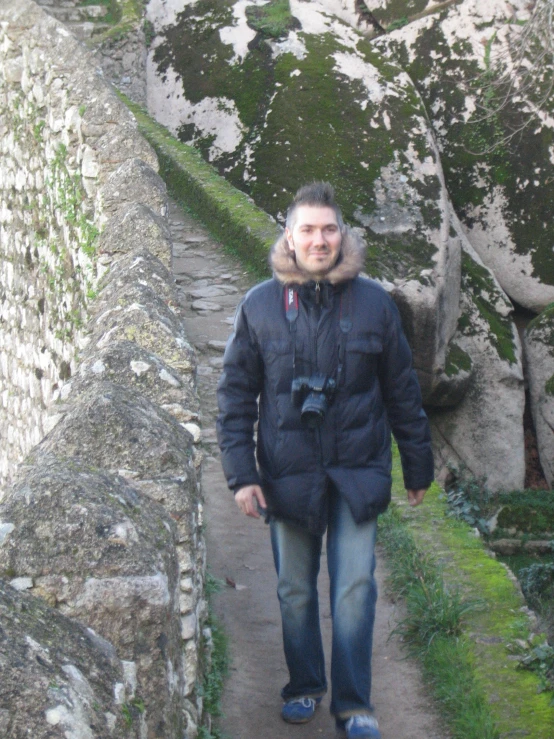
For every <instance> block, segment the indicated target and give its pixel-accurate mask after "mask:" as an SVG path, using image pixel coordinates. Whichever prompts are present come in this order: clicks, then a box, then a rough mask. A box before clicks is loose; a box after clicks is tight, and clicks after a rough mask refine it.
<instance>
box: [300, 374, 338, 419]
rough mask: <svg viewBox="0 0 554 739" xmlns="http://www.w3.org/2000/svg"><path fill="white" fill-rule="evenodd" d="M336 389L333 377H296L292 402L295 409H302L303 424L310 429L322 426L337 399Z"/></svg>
mask: <svg viewBox="0 0 554 739" xmlns="http://www.w3.org/2000/svg"><path fill="white" fill-rule="evenodd" d="M336 389H337V383H336V382H335V380H334V379H333V378H332V377H326V376H325V375H312V376H311V377H296V378H295V379H294V380H293V381H292V387H291V400H292V404H293V405H294V407H295V408H300V418H301V420H302V423H305V424H306V426H308V427H309V428H316V426H320V425H321V424H322V423H323V419H324V418H325V414H326V413H327V408H328V407H329V404H330V403H331V402H332V401H333V398H334V397H335V391H336Z"/></svg>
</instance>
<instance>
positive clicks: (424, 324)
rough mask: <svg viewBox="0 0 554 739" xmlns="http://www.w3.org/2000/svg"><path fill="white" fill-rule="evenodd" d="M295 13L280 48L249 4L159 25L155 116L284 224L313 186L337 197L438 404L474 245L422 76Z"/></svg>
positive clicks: (301, 7) (309, 6) (303, 7)
mask: <svg viewBox="0 0 554 739" xmlns="http://www.w3.org/2000/svg"><path fill="white" fill-rule="evenodd" d="M291 10H292V17H291V19H290V23H289V24H288V26H287V27H286V28H284V29H283V33H282V34H281V35H280V36H279V38H278V39H277V40H275V39H272V38H268V37H267V36H264V34H263V33H257V31H256V30H255V29H254V28H252V27H250V26H249V25H248V22H250V23H252V22H251V21H248V22H247V18H246V16H245V10H244V4H243V3H242V2H235V3H229V2H227V1H226V0H210V2H208V3H200V2H193V3H190V4H187V6H186V7H185V8H184V10H183V12H182V13H180V14H179V16H178V18H175V16H173V17H172V18H168V19H166V21H165V22H166V23H167V25H166V26H165V27H163V28H162V27H161V26H162V24H161V23H160V20H159V18H157V19H156V18H153V20H154V22H155V23H156V24H157V29H158V33H159V38H158V40H157V42H156V43H157V44H158V45H157V48H156V49H155V51H154V53H153V55H152V64H151V66H150V70H149V75H150V79H151V82H152V84H151V85H149V90H150V92H149V95H150V99H149V101H148V104H149V109H150V110H151V111H152V112H153V113H154V115H155V116H156V118H157V119H158V120H159V121H160V122H162V123H164V124H165V125H167V126H168V127H169V128H170V129H171V130H172V131H174V132H175V133H177V134H178V135H179V137H180V138H181V139H182V140H183V141H187V142H189V143H194V144H195V145H196V146H197V147H198V148H199V149H200V150H201V151H202V152H203V154H204V155H205V157H206V158H207V159H208V160H209V161H211V162H212V163H213V164H214V165H215V166H216V167H218V169H219V171H220V172H221V173H222V174H224V175H225V177H226V178H227V179H229V180H230V181H231V182H232V183H233V184H235V185H236V186H237V187H239V188H241V189H242V190H245V191H246V192H247V193H248V194H249V195H251V196H252V198H253V199H254V201H255V202H256V203H257V204H258V205H259V206H261V207H262V208H264V209H265V210H266V211H267V212H269V213H270V214H271V215H273V216H275V217H277V218H278V219H281V220H282V219H283V217H284V212H285V208H286V207H287V205H288V203H289V202H290V199H291V196H292V195H293V193H294V192H295V191H296V189H297V187H298V185H299V184H300V183H301V181H308V180H312V179H325V180H329V181H331V182H333V183H334V184H335V185H336V187H337V196H338V200H339V202H340V204H341V206H342V207H343V211H344V214H345V217H346V219H347V220H348V221H349V222H351V223H353V224H355V225H357V226H358V227H359V228H363V229H364V233H365V236H366V238H367V241H368V244H369V250H368V260H367V271H368V272H369V274H370V275H371V276H374V277H378V278H383V279H386V280H389V281H390V282H391V290H392V292H393V295H394V298H395V299H396V300H397V302H398V304H399V306H400V309H401V311H402V314H403V318H404V321H405V324H406V327H407V330H408V333H409V336H410V340H411V342H412V346H413V349H414V364H415V367H416V369H417V370H418V372H419V376H420V381H421V385H422V389H423V394H424V397H426V398H427V397H430V396H431V394H432V392H433V390H434V385H433V383H434V380H435V378H436V375H437V372H440V371H441V369H443V368H444V365H445V357H446V351H447V345H448V342H449V340H450V339H451V337H452V335H453V333H454V331H455V327H456V319H457V315H458V308H459V277H460V243H459V239H458V237H457V235H452V232H451V213H450V208H449V203H448V197H447V193H446V189H445V186H444V181H443V176H442V170H441V164H440V161H439V153H438V150H437V148H436V146H435V143H434V139H433V136H432V134H431V131H430V128H429V126H428V123H427V117H426V113H425V110H424V108H423V105H422V103H421V100H420V98H419V96H418V94H417V93H416V91H415V89H414V87H413V85H412V83H411V81H410V79H409V78H408V76H407V75H406V74H405V73H404V72H402V71H401V70H400V69H399V68H398V67H396V66H394V65H392V64H390V63H389V62H388V61H387V60H386V59H385V58H384V57H383V56H382V54H381V53H379V52H378V51H376V50H375V49H373V48H372V47H371V45H370V44H369V42H368V41H367V40H366V39H365V38H364V37H363V36H362V35H361V34H359V33H357V32H356V31H354V30H353V29H352V28H351V27H350V26H348V25H347V24H346V23H345V22H344V21H341V20H340V19H339V18H337V17H336V16H335V15H333V14H331V13H330V12H329V11H328V9H326V8H325V7H323V5H321V4H320V3H318V2H310V3H306V2H300V1H297V0H293V2H292V3H291ZM254 39H255V40H254ZM246 80H247V81H246ZM307 130H308V131H309V135H306V131H307ZM322 152H325V155H322ZM299 177H301V180H299ZM193 307H197V308H198V309H199V310H203V308H202V307H201V306H200V305H198V306H197V305H194V306H193ZM207 309H209V307H208V308H207ZM442 384H444V378H443V383H442Z"/></svg>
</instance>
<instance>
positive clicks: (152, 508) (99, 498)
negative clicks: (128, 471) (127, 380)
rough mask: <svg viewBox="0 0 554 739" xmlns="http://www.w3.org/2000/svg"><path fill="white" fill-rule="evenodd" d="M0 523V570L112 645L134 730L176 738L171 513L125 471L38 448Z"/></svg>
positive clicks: (177, 625)
mask: <svg viewBox="0 0 554 739" xmlns="http://www.w3.org/2000/svg"><path fill="white" fill-rule="evenodd" d="M89 438H90V437H89ZM98 438H102V442H103V443H107V437H106V436H105V435H104V433H102V435H101V436H100V435H97V439H98ZM68 439H69V436H68V437H65V438H60V439H59V442H58V443H57V444H56V450H57V454H58V455H59V454H61V453H62V454H63V451H64V449H65V446H66V441H67V440H68ZM0 521H1V523H0V532H2V535H1V537H0V572H3V573H4V577H8V578H10V579H11V581H12V582H14V583H16V584H21V583H22V582H26V583H27V586H28V588H29V592H30V593H31V594H32V595H36V596H39V597H41V598H42V599H43V600H44V601H46V603H48V605H50V606H51V607H55V608H57V609H59V610H60V611H61V612H62V613H63V614H64V615H66V616H69V617H70V618H72V619H75V620H78V621H80V622H81V623H83V624H85V625H87V626H89V627H91V628H92V629H94V631H95V632H96V633H97V634H98V635H99V636H101V637H103V638H104V639H107V640H109V641H110V642H111V643H112V644H113V645H114V646H115V648H116V649H117V652H118V655H119V657H120V658H121V659H123V660H125V661H126V662H127V663H128V664H127V672H128V675H129V680H130V681H131V682H132V683H133V684H134V685H135V686H136V695H135V700H136V705H137V707H139V708H140V711H139V712H138V713H139V716H138V717H137V720H138V721H139V722H140V724H141V725H142V729H141V732H142V733H141V734H140V736H148V737H154V736H163V735H165V734H166V733H167V732H169V731H171V732H174V734H175V735H176V736H182V735H183V733H184V731H185V726H184V722H185V719H184V715H183V705H182V704H183V696H184V693H185V666H184V660H183V651H182V639H181V619H180V614H179V596H180V588H179V584H180V580H179V575H180V572H179V565H178V561H177V552H176V546H177V543H178V538H179V537H178V532H177V527H176V524H175V521H174V520H173V518H172V517H171V516H170V515H169V513H167V512H166V511H165V509H164V508H163V507H162V506H161V505H159V504H158V503H155V502H154V501H152V500H151V499H150V498H149V497H147V496H146V495H143V494H142V493H140V492H138V491H137V490H136V489H135V488H134V487H131V486H130V485H129V484H128V483H127V482H125V480H123V478H121V477H118V476H115V475H111V474H108V473H107V472H103V471H99V470H98V468H97V467H93V466H91V465H90V464H84V463H82V462H81V461H79V460H78V459H76V458H73V459H71V460H68V459H63V458H61V457H59V456H57V455H55V454H53V453H50V452H47V451H43V450H41V449H36V450H35V452H34V453H33V455H32V456H31V457H30V458H28V460H27V463H26V464H25V465H24V466H22V468H20V475H19V478H18V481H17V483H16V485H15V486H14V487H13V489H12V490H10V491H9V492H8V495H7V496H6V499H5V500H4V502H3V503H2V504H1V505H0ZM67 735H68V734H66V736H67ZM72 736H73V734H72ZM75 736H77V734H75ZM79 736H81V735H80V734H79ZM82 736H86V735H82Z"/></svg>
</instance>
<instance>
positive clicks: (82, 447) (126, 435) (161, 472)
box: [40, 380, 197, 524]
mask: <svg viewBox="0 0 554 739" xmlns="http://www.w3.org/2000/svg"><path fill="white" fill-rule="evenodd" d="M60 410H61V412H62V413H63V414H64V415H63V418H62V419H61V420H60V421H59V423H58V424H57V425H56V427H55V428H54V429H53V430H52V431H51V432H50V434H48V436H47V437H46V438H45V439H44V440H43V441H42V442H41V445H40V448H41V449H44V450H46V451H50V452H56V451H57V450H60V449H63V453H64V456H66V457H76V458H78V459H80V460H82V461H85V460H86V461H87V462H88V463H89V464H91V465H96V466H98V467H100V468H103V469H106V470H109V471H111V472H114V473H117V472H118V471H120V474H122V475H124V476H125V477H126V478H127V479H129V480H132V481H133V484H136V485H139V486H140V487H141V489H143V490H145V492H147V494H149V495H150V496H151V497H154V498H155V499H156V500H157V501H158V502H161V503H163V504H164V506H165V507H166V509H167V510H168V511H170V512H171V513H172V514H173V515H174V517H175V519H176V520H178V521H181V520H182V523H183V524H185V523H186V521H185V518H186V516H185V514H187V512H189V511H190V512H191V513H190V514H189V515H193V513H195V512H196V503H197V501H196V499H195V498H194V497H193V496H192V495H191V494H190V490H189V488H191V487H192V490H193V491H194V489H195V482H196V475H195V470H194V464H193V461H192V450H191V441H192V440H191V436H190V434H189V433H188V431H186V430H185V429H184V428H183V427H182V426H181V425H180V424H179V423H178V422H177V421H176V420H175V418H174V417H173V416H171V415H170V414H169V413H166V412H165V411H163V410H162V409H161V408H160V407H159V406H157V405H154V404H153V403H151V402H150V401H149V400H147V399H146V398H145V397H144V396H143V395H142V394H140V393H138V392H137V391H136V390H134V389H131V388H128V387H125V386H123V385H116V384H114V383H110V382H108V381H106V380H98V381H97V382H94V383H91V384H90V385H89V387H88V388H86V389H83V392H82V393H81V394H79V395H78V396H77V397H76V398H75V399H74V400H73V403H72V404H71V405H70V407H69V408H68V410H67V411H65V412H64V409H63V406H62V407H61V409H60ZM99 438H101V439H102V443H101V444H99V443H98V440H99ZM140 481H142V482H140ZM187 493H188V494H187Z"/></svg>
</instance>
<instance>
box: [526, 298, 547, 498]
mask: <svg viewBox="0 0 554 739" xmlns="http://www.w3.org/2000/svg"><path fill="white" fill-rule="evenodd" d="M524 348H525V358H526V360H527V372H528V376H529V393H530V396H531V411H532V413H533V420H534V422H535V430H536V433H537V445H538V450H539V457H540V461H541V465H542V469H543V472H544V476H545V477H546V480H547V482H548V484H549V485H550V486H551V487H553V486H554V306H551V307H549V308H547V309H546V310H545V311H544V312H543V313H541V315H540V316H538V317H537V318H535V320H534V321H532V322H531V323H530V324H529V326H528V328H527V330H526V332H525V339H524Z"/></svg>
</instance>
